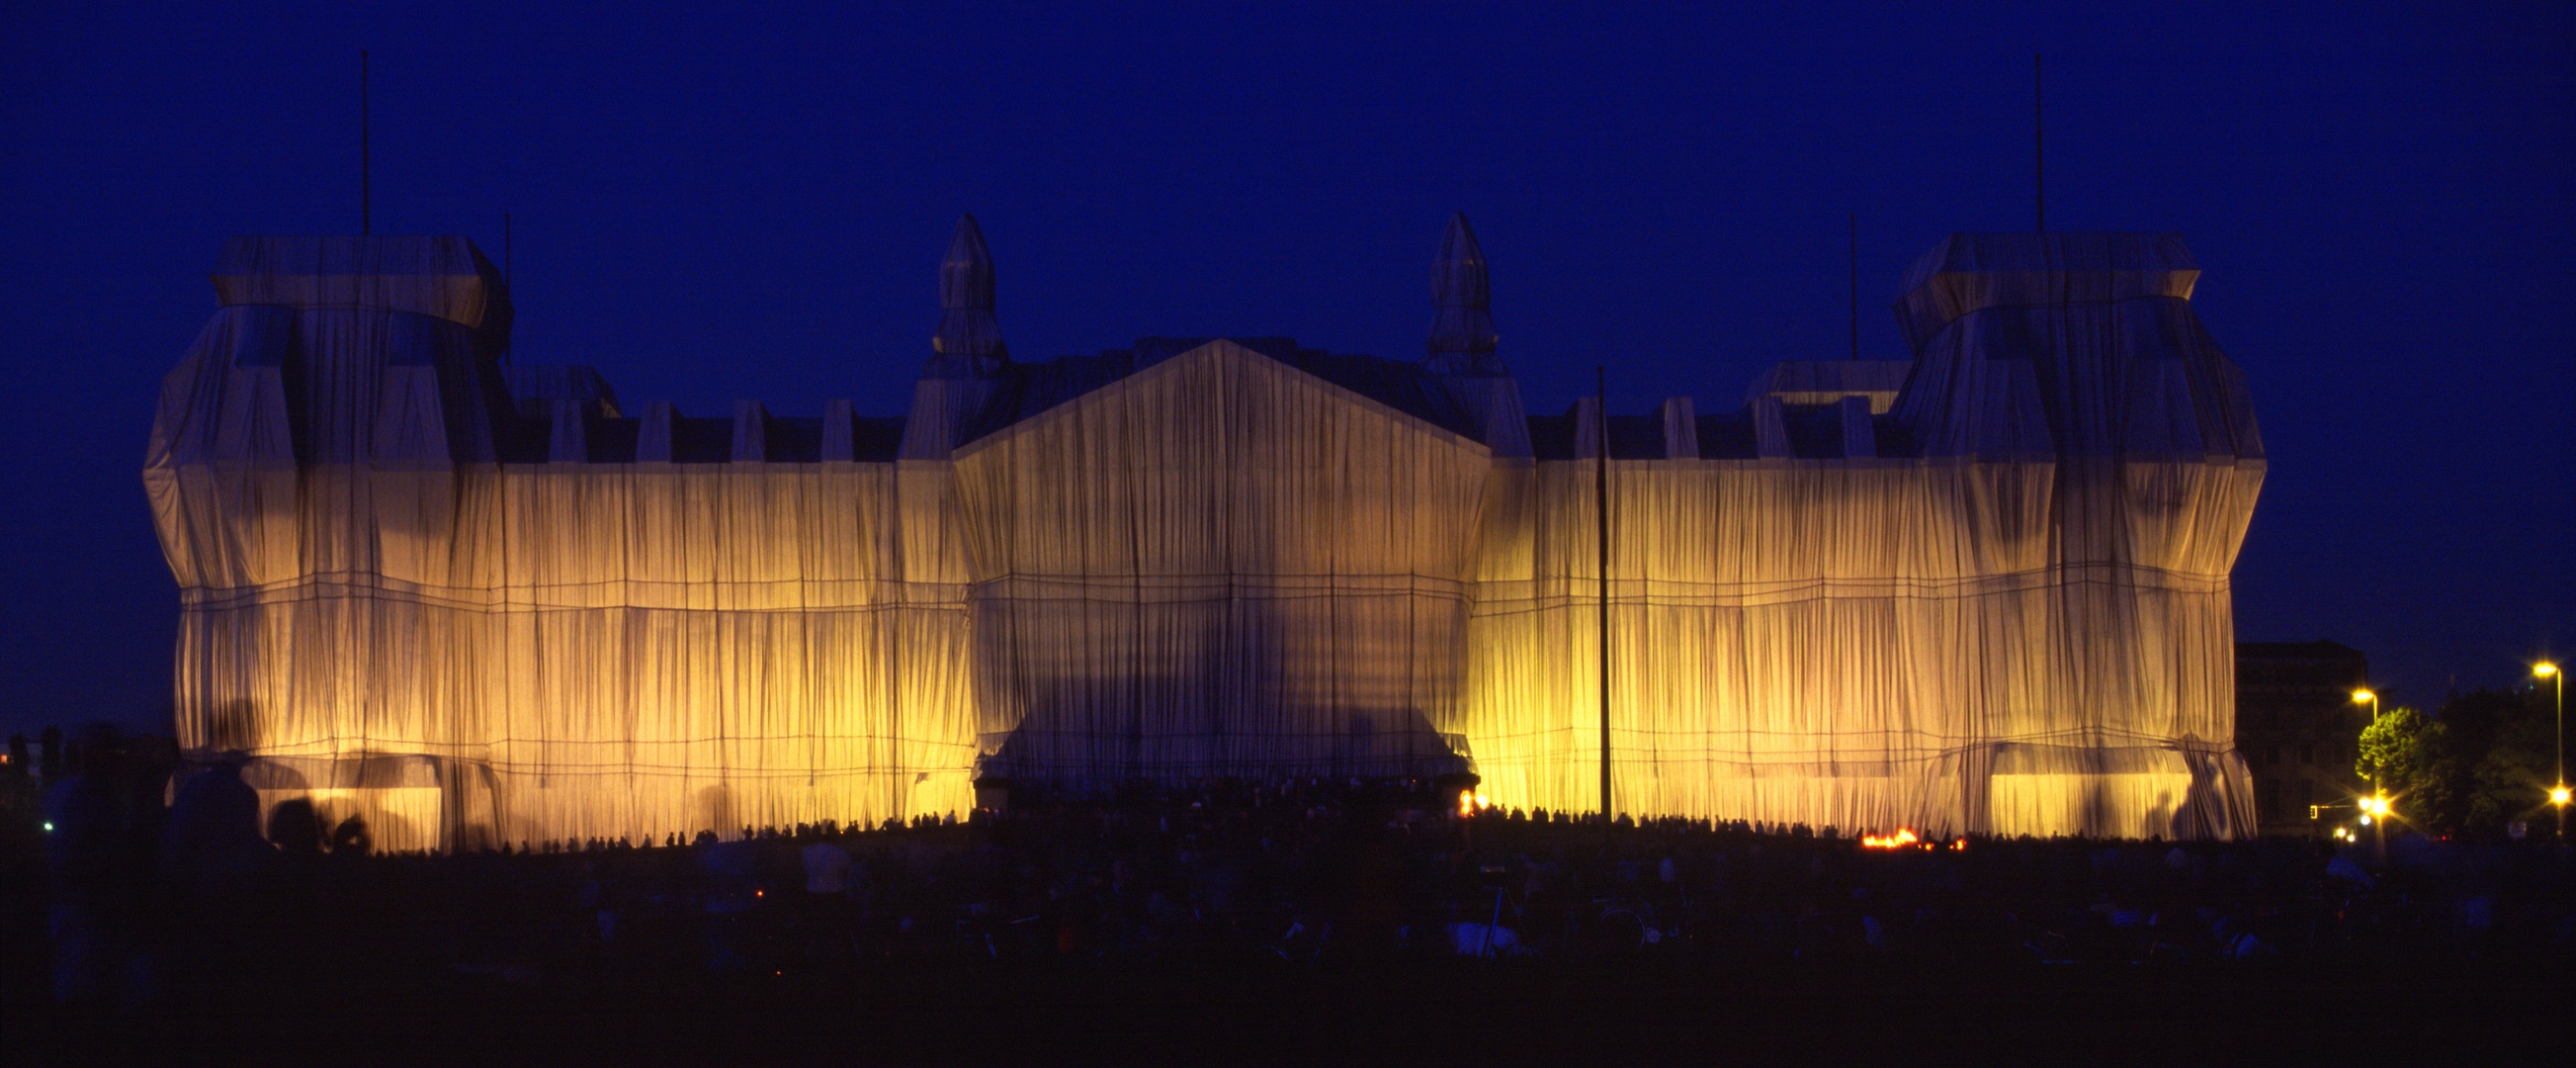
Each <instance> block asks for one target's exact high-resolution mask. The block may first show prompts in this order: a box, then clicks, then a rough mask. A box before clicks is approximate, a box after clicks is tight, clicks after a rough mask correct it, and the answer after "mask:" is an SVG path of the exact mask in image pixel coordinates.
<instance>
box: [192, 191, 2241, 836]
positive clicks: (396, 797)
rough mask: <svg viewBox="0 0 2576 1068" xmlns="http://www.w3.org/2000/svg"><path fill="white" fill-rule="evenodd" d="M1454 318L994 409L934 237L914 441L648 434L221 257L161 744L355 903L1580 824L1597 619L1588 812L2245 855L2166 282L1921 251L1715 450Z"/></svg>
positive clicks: (384, 307)
mask: <svg viewBox="0 0 2576 1068" xmlns="http://www.w3.org/2000/svg"><path fill="white" fill-rule="evenodd" d="M1486 273H1487V266H1486V261H1485V256H1484V252H1483V250H1482V249H1481V248H1480V247H1478V246H1477V244H1476V240H1475V235H1474V233H1473V231H1472V230H1470V229H1469V228H1468V227H1467V225H1466V222H1465V220H1464V218H1463V217H1462V218H1459V219H1456V220H1453V222H1452V224H1451V226H1450V229H1449V232H1448V235H1447V237H1446V238H1445V239H1444V241H1443V245H1442V250H1441V253H1440V256H1439V257H1438V259H1437V260H1435V266H1434V283H1435V284H1434V294H1433V296H1434V312H1435V317H1434V327H1433V330H1432V333H1431V337H1430V340H1429V343H1428V345H1427V350H1426V354H1425V356H1424V358H1422V359H1420V360H1418V361H1400V360H1385V359H1378V358H1375V357H1367V356H1348V355H1338V354H1333V353H1327V352H1322V351H1318V350H1311V349H1305V348H1302V347H1299V346H1298V345H1296V344H1295V343H1294V342H1291V341H1287V340H1286V339H1264V338H1243V339H1162V338H1148V339H1143V340H1140V341H1138V342H1137V343H1136V344H1135V345H1134V346H1133V347H1132V348H1130V349H1126V350H1111V351H1109V352H1105V353H1102V354H1100V355H1099V356H1096V357H1095V356H1085V357H1072V358H1066V359H1062V360H1053V361H1046V362H1041V363H1017V362H1013V361H1011V360H1010V359H1009V358H1008V356H1007V354H1006V351H1005V350H1004V348H1003V347H1002V344H1001V335H1000V330H999V327H998V325H997V323H996V322H995V320H994V319H993V318H992V307H993V289H992V278H993V273H992V262H991V257H990V253H989V251H988V250H987V249H986V248H985V246H984V242H983V238H982V234H981V233H980V231H979V230H978V229H977V227H976V225H975V222H974V220H973V219H972V218H971V217H969V218H966V219H963V220H961V221H960V224H959V227H958V231H957V235H956V237H955V239H954V241H953V242H952V244H951V248H950V252H949V255H948V256H947V257H946V258H945V259H944V260H943V262H942V263H941V265H940V280H941V298H942V299H941V304H942V320H941V326H940V329H939V332H938V335H937V340H936V341H935V343H934V346H933V347H934V352H933V353H932V354H931V356H930V357H929V358H928V359H927V360H926V361H925V362H924V364H923V371H922V376H921V378H920V380H919V382H918V384H917V386H916V392H915V400H914V404H913V408H912V410H911V411H910V412H909V413H908V414H906V415H904V416H902V417H899V418H877V417H866V416H861V415H857V414H855V413H854V412H852V411H851V409H850V406H849V405H848V404H847V403H846V402H832V403H830V404H827V405H826V406H825V408H824V413H825V414H824V415H823V416H822V417H821V418H820V419H814V418H811V417H800V416H789V415H781V414H774V413H773V411H772V409H771V408H770V407H769V406H767V405H763V404H760V403H757V402H751V401H745V402H742V403H741V404H738V405H737V406H736V408H735V411H734V412H733V414H732V415H731V416H730V417H722V416H719V417H714V418H705V417H700V418H691V417H687V416H684V415H682V414H681V413H679V412H677V411H676V410H674V409H673V408H672V407H671V406H670V405H668V404H666V403H661V402H651V403H646V404H644V405H641V414H640V415H638V416H634V417H629V416H625V415H623V414H621V412H622V410H621V409H620V408H619V406H618V405H617V403H616V401H615V400H614V394H613V392H611V391H610V390H609V389H608V387H607V384H606V382H605V380H604V379H601V378H600V377H599V376H598V375H597V374H596V373H595V372H591V371H589V370H588V369H562V370H561V372H560V373H540V372H539V371H537V370H526V369H519V368H511V369H507V370H506V371H505V370H504V369H503V368H501V367H500V365H499V363H498V354H499V352H500V351H501V349H502V347H503V345H504V343H505V342H506V331H507V327H508V321H509V315H510V311H509V304H508V297H507V294H506V292H504V291H503V290H502V288H501V286H500V284H499V279H498V278H497V276H496V272H493V271H491V269H490V265H489V264H488V263H487V262H485V261H484V260H483V259H482V257H481V256H480V255H479V254H478V253H475V252H473V250H472V248H471V246H470V245H469V244H466V243H464V242H462V241H461V240H458V239H430V238H379V237H370V238H296V239H267V238H262V239H242V240H240V241H237V242H235V244H234V245H233V246H232V247H231V248H230V249H228V251H227V253H226V257H225V260H224V266H223V268H222V270H221V271H220V272H219V273H218V276H217V282H218V286H217V289H218V295H219V297H220V299H221V301H222V306H221V307H220V308H219V309H218V310H217V311H216V313H215V315H214V317H213V319H212V320H211V321H210V322H209V324H208V326H207V328H206V329H205V331H204V332H203V333H202V334H201V335H200V337H199V339H198V341H197V343H196V344H195V345H194V346H193V347H192V348H191V349H190V350H189V352H188V354H187V356H186V357H185V358H184V359H183V360H182V361H181V364H180V366H179V367H178V368H177V369H176V370H174V371H173V372H172V373H171V375H170V376H169V378H168V379H167V380H166V382H165V386H164V390H163V395H162V401H161V406H160V408H159V410H158V414H157V416H156V419H155V423H154V428H153V436H152V443H151V446H150V451H149V453H148V459H147V464H146V468H145V473H144V475H145V482H146V484H147V487H148V488H149V490H150V492H151V498H152V502H153V507H154V511H155V516H156V521H157V523H158V525H159V530H160V533H161V538H162V544H163V548H164V551H165V554H166V555H167V557H168V560H169V563H170V566H171V569H172V572H173V574H174V576H175V577H176V578H177V579H178V581H179V585H180V587H181V591H182V605H181V624H180V632H181V634H180V640H179V649H178V684H177V693H176V695H175V696H176V701H177V705H178V708H179V712H178V732H179V735H180V739H181V742H182V744H183V746H185V747H187V748H188V750H189V751H190V752H191V753H193V754H196V755H198V756H200V757H211V756H213V755H215V754H217V753H220V752H223V751H228V750H229V751H239V752H241V753H244V754H247V755H249V756H250V757H252V758H253V760H254V764H255V765H256V766H255V768H254V769H252V770H251V771H250V772H246V774H247V775H249V776H250V777H252V778H254V779H255V780H256V782H257V784H258V785H259V788H260V789H261V790H262V791H263V796H264V797H271V796H272V795H274V796H273V797H272V800H277V799H283V798H286V797H290V796H297V795H298V791H301V792H303V794H304V795H306V796H310V797H313V798H315V799H316V800H317V803H322V804H327V805H329V806H334V811H339V810H343V809H345V810H347V811H351V812H357V813H361V814H366V815H367V816H368V818H369V819H370V821H371V822H379V821H381V822H379V829H378V831H377V833H376V839H377V841H378V842H379V843H383V844H385V845H386V846H387V847H389V848H461V847H470V846H473V845H476V844H481V843H490V842H501V841H530V840H538V839H547V838H585V837H606V838H614V837H618V836H627V837H642V838H658V837H659V836H661V835H665V834H669V833H674V832H676V833H681V834H693V833H695V832H696V831H698V830H701V829H706V830H715V831H717V832H718V833H720V834H730V833H733V832H735V831H737V830H739V829H740V828H742V827H745V826H761V825H778V824H789V823H796V822H814V821H820V820H825V819H830V820H838V821H841V822H844V823H861V824H874V823H876V822H878V821H881V820H884V819H887V818H903V817H908V816H913V815H918V814H923V813H936V812H944V811H963V810H965V809H967V808H970V807H971V806H972V804H973V786H972V783H973V782H974V781H975V779H976V778H977V777H979V776H984V777H996V778H1017V779H1025V780H1045V781H1052V782H1057V783H1060V784H1064V785H1066V786H1067V787H1068V788H1074V789H1106V788H1109V787H1111V786H1114V785H1116V784H1117V783H1120V782H1123V781H1126V780H1128V779H1130V778H1134V777H1140V776H1141V777H1146V778H1156V779H1167V780H1168V779H1176V778H1187V777H1195V776H1201V775H1242V776H1266V775H1300V776H1304V775H1325V774H1329V775H1334V776H1337V777H1338V776H1342V775H1420V776H1425V777H1427V776H1430V775H1435V774H1439V773H1443V772H1447V771H1455V770H1473V771H1474V772H1475V773H1476V774H1478V775H1479V776H1481V779H1482V785H1481V786H1480V788H1479V789H1480V791H1481V792H1482V793H1484V794H1485V795H1487V796H1489V797H1490V798H1491V801H1492V803H1493V804H1496V805H1505V806H1513V807H1520V808H1534V807H1545V808H1551V809H1560V810H1572V811H1583V810H1587V809H1589V808H1592V807H1594V806H1596V805H1597V804H1598V793H1597V790H1598V787H1597V784H1598V781H1599V771H1600V763H1599V762H1600V759H1601V751H1600V749H1599V747H1598V736H1597V729H1598V720H1597V716H1598V704H1597V701H1598V696H1597V695H1598V694H1599V692H1600V686H1601V683H1602V681H1603V680H1602V679H1601V677H1600V665H1601V659H1600V653H1599V648H1600V647H1599V644H1598V643H1599V642H1600V641H1601V640H1602V637H1603V635H1602V633H1601V626H1600V624H1599V623H1598V616H1597V612H1598V605H1599V603H1600V599H1601V598H1602V597H1603V595H1604V594H1605V593H1606V595H1607V598H1608V601H1609V617H1610V624H1609V626H1610V631H1611V633H1610V634H1609V636H1608V637H1609V640H1610V643H1611V649H1612V660H1611V664H1610V670H1611V671H1612V672H1613V677H1612V678H1611V679H1610V680H1609V681H1610V682H1611V689H1612V691H1613V692H1614V693H1616V694H1617V695H1618V699H1617V702H1616V706H1615V708H1614V710H1613V724H1612V732H1611V747H1610V751H1611V754H1612V756H1611V759H1612V760H1613V762H1614V763H1613V766H1612V768H1611V771H1612V773H1613V778H1614V780H1615V782H1616V798H1615V803H1616V805H1617V807H1618V808H1620V809H1621V810H1623V811H1626V812H1630V813H1637V814H1665V815H1682V816H1690V817H1694V818H1725V819H1747V820H1758V821H1761V822H1764V823H1769V824H1790V823H1803V824H1807V825H1809V826H1815V827H1824V826H1833V827H1840V828H1844V829H1847V830H1858V829H1861V828H1885V827H1908V828H1913V829H1916V830H1917V831H1918V832H1919V833H1921V834H1922V835H1923V836H1925V837H1926V838H1946V837H1955V836H1956V835H1959V834H1965V833H1992V834H2017V833H2035V834H2053V833H2084V834H2102V835H2128V836H2146V835H2150V834H2159V835H2164V836H2166V837H2228V836H2234V835H2241V834H2244V833H2247V832H2248V831H2250V828H2251V826H2252V823H2251V809H2250V801H2251V796H2250V793H2251V792H2250V789H2249V788H2248V785H2249V784H2248V783H2247V781H2246V776H2245V772H2244V767H2243V762H2242V761H2241V759H2239V758H2238V757H2237V756H2236V754H2235V753H2234V752H2233V750H2232V743H2231V739H2232V736H2233V714H2234V713H2233V705H2232V692H2233V680H2232V671H2233V663H2232V660H2231V651H2232V646H2233V633H2232V626H2231V623H2230V620H2229V586H2228V572H2229V570H2230V568H2231V567H2232V566H2233V563H2234V557H2235V553H2236V548H2237V546H2238V544H2239V543H2240V542H2241V540H2242V537H2243V534H2244V530H2245V525H2246V522H2247V519H2248V517H2249V516H2250V514H2251V510H2252V507H2253V503H2254V500H2255V496H2256V494H2257V493H2258V491H2259V489H2260V486H2261V481H2262V473H2263V456H2262V449H2261V443H2260V437H2259V435H2258V434H2257V432H2256V430H2255V427H2254V422H2253V418H2252V415H2251V411H2250V407H2249V406H2248V405H2247V403H2246V401H2245V397H2244V392H2243V386H2242V382H2241V375H2239V373H2238V372H2237V370H2236V368H2235V366H2234V365H2233V364H2232V363H2230V362H2229V361H2228V360H2227V358H2226V357H2225V356H2224V355H2223V354H2221V353H2220V352H2219V351H2218V350H2217V348H2216V347H2215V345H2214V344H2212V343H2211V342H2210V341H2209V339H2208V337H2207V335H2206V333H2205V331H2203V330H2202V329H2201V328H2200V325H2199V323H2198V321H2197V319H2196V318H2194V317H2193V315H2192V313H2191V310H2190V307H2189V298H2190V292H2191V288H2192V286H2193V284H2195V282H2196V279H2197V277H2198V269H2197V267H2196V266H2193V265H2192V263H2191V261H2190V258H2189V253H2188V251H2187V250H2185V249H2183V247H2182V245H2181V243H2180V241H2179V240H2177V239H2174V238H2171V237H2170V236H2164V235H2128V234H2114V235H2103V234H2046V235H2029V234H2010V235H1958V236H1954V237H1952V238H1951V239H1949V240H1948V241H1946V242H1944V243H1943V245H1942V246H1941V247H1940V248H1938V249H1936V250H1935V251H1934V252H1933V253H1932V254H1930V255H1927V256H1926V257H1925V258H1924V261H1923V262H1922V263H1920V264H1918V265H1917V267H1916V269H1915V271H1914V273H1913V275H1912V283H1911V285H1910V286H1909V293H1908V296H1907V297H1906V299H1905V300H1904V301H1903V302H1901V303H1900V305H1899V309H1900V314H1901V315H1902V316H1904V317H1905V321H1906V327H1907V334H1908V336H1909V337H1910V338H1912V339H1913V341H1914V344H1915V346H1916V352H1915V353H1914V359H1913V360H1911V361H1910V362H1907V363H1905V364H1903V365H1902V366H1899V365H1896V364H1893V363H1890V364H1884V365H1881V364H1872V365H1868V366H1860V367H1855V368H1854V369H1852V370H1850V371H1849V372H1848V373H1846V372H1842V371H1833V370H1829V369H1820V368H1816V367H1807V366H1804V365H1797V366H1792V365H1784V366H1783V367H1782V368H1780V369H1777V370H1775V371H1774V372H1771V373H1769V374H1768V375H1766V377H1765V379H1764V380H1763V381H1762V382H1758V383H1757V384H1756V388H1755V390H1754V392H1753V393H1752V394H1751V395H1750V396H1748V398H1747V403H1746V406H1745V407H1744V408H1743V409H1741V410H1740V411H1737V412H1732V413H1717V414H1706V415H1702V414H1698V410H1697V409H1696V408H1695V406H1694V404H1693V403H1692V401H1691V399H1690V398H1673V399H1672V400H1669V401H1667V402H1666V403H1665V404H1664V405H1662V406H1661V407H1660V408H1659V409H1658V410H1657V412H1656V413H1655V414H1652V415H1647V416H1623V415H1617V414H1615V413H1605V412H1602V411H1600V410H1598V406H1597V405H1594V404H1592V403H1591V402H1590V401H1589V400H1588V399H1587V400H1586V401H1585V402H1584V403H1582V404H1578V405H1577V406H1576V407H1575V409H1574V410H1573V411H1570V412H1568V413H1567V414H1565V415H1563V416H1541V417H1535V418H1533V417H1528V416H1526V415H1524V414H1523V408H1522V403H1521V398H1520V395H1519V390H1518V387H1517V385H1516V384H1514V383H1513V381H1512V379H1511V378H1510V377H1509V374H1508V371H1507V370H1506V369H1505V368H1504V366H1503V364H1502V363H1501V361H1500V359H1499V358H1498V357H1497V356H1496V354H1495V349H1494V345H1493V331H1492V326H1491V320H1490V317H1489V315H1488V304H1489V298H1488V292H1487V288H1486ZM522 393H526V394H528V395H526V396H522V395H521V394H522ZM787 410H792V409H781V411H787ZM1605 440H1606V441H1607V442H1608V443H1609V451H1610V455H1609V456H1608V458H1607V459H1608V467H1609V480H1608V482H1609V498H1608V500H1607V501H1606V502H1605V501H1602V500H1600V499H1599V495H1598V493H1597V492H1596V490H1595V481H1594V478H1593V471H1592V465H1593V463H1594V462H1595V457H1596V455H1597V452H1598V443H1599V442H1601V441H1605ZM1605 505H1606V508H1607V511H1608V514H1609V516H1610V524H1609V537H1610V538H1611V539H1612V543H1613V544H1612V545H1611V546H1610V548H1611V549H1612V554H1611V555H1612V557H1613V559H1614V560H1615V561H1617V564H1616V565H1615V566H1614V568H1613V569H1612V571H1611V573H1610V575H1609V576H1608V579H1607V584H1606V587H1605V585H1604V580H1603V578H1602V577H1601V575H1600V574H1599V573H1598V570H1597V565H1596V563H1595V562H1596V561H1597V560H1598V554H1599V549H1600V546H1599V544H1598V536H1599V535H1598V529H1599V528H1598V526H1597V517H1598V515H1599V511H1600V509H1602V508H1603V507H1604V506H1605Z"/></svg>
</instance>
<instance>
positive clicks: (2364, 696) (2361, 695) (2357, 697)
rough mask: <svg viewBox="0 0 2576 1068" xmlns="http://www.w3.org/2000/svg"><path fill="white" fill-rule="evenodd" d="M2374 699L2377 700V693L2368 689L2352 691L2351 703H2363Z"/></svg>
mask: <svg viewBox="0 0 2576 1068" xmlns="http://www.w3.org/2000/svg"><path fill="white" fill-rule="evenodd" d="M2376 700H2379V695H2378V694H2375V693H2372V692H2370V691H2368V690H2354V691H2353V692H2352V703H2354V704H2363V703H2366V702H2370V701H2376Z"/></svg>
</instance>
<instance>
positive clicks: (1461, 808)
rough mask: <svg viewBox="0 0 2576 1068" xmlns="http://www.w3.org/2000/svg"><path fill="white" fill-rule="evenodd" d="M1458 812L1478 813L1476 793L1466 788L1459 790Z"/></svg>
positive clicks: (1466, 813) (1471, 814) (1462, 814)
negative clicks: (1469, 791)
mask: <svg viewBox="0 0 2576 1068" xmlns="http://www.w3.org/2000/svg"><path fill="white" fill-rule="evenodd" d="M1458 814H1459V815H1461V816H1473V815H1475V814H1476V795H1474V794H1471V793H1468V792H1467V791H1465V790H1460V791H1458Z"/></svg>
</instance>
